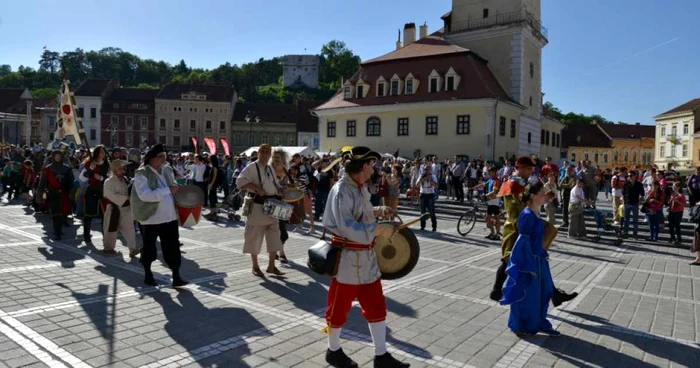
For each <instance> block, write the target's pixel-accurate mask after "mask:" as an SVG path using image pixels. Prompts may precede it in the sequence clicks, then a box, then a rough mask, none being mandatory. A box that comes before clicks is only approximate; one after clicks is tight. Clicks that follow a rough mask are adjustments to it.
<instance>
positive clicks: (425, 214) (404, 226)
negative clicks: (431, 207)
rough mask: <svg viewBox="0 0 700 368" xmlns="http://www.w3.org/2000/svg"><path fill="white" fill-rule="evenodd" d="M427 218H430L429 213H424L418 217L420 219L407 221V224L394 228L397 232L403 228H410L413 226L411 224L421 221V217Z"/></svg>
mask: <svg viewBox="0 0 700 368" xmlns="http://www.w3.org/2000/svg"><path fill="white" fill-rule="evenodd" d="M428 216H430V214H429V213H424V214H422V215H420V217H418V218H417V219H414V220H411V221H409V222H404V223H403V224H401V225H399V226H397V227H396V228H397V229H398V230H401V229H405V228H407V227H409V226H411V225H413V224H416V223H418V222H419V221H420V220H421V219H423V217H428Z"/></svg>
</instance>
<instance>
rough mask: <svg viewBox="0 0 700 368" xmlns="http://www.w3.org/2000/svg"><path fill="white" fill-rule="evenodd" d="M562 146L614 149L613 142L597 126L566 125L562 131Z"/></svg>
mask: <svg viewBox="0 0 700 368" xmlns="http://www.w3.org/2000/svg"><path fill="white" fill-rule="evenodd" d="M561 146H562V148H568V147H612V140H611V139H610V138H608V136H606V135H605V133H603V132H602V131H601V130H600V128H598V126H597V125H595V124H566V126H564V129H563V130H562V131H561Z"/></svg>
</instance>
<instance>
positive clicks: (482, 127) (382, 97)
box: [314, 25, 539, 159]
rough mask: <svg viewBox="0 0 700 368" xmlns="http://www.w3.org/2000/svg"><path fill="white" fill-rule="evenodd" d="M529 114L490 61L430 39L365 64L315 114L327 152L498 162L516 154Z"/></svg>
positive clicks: (423, 39) (419, 41)
mask: <svg viewBox="0 0 700 368" xmlns="http://www.w3.org/2000/svg"><path fill="white" fill-rule="evenodd" d="M408 26H411V25H408ZM523 110H524V107H523V106H521V105H519V104H517V103H515V102H514V101H512V99H511V98H510V97H509V96H508V94H507V93H506V92H505V91H504V90H503V88H501V86H500V85H499V83H498V81H497V80H496V79H495V78H494V76H493V74H492V73H491V71H490V70H489V68H488V67H487V63H486V61H485V60H483V59H482V58H480V57H479V56H478V55H476V54H474V53H473V52H471V51H469V50H467V49H464V48H462V47H459V46H455V45H452V44H450V43H448V42H446V41H445V40H443V39H441V38H439V37H435V36H426V37H424V38H421V39H420V40H418V41H415V42H411V43H410V44H408V45H406V46H404V47H402V48H400V49H398V50H396V51H393V52H391V53H388V54H386V55H383V56H380V57H378V58H375V59H372V60H368V61H366V62H364V63H362V65H361V67H360V70H358V71H357V73H355V75H354V76H353V77H352V78H350V79H349V80H347V81H346V82H345V84H344V86H343V89H342V90H341V91H339V92H338V93H337V94H336V95H335V96H333V97H332V98H331V99H330V100H329V101H327V102H326V103H324V104H322V105H320V106H319V107H317V108H316V109H315V110H314V112H315V114H316V115H318V117H319V124H320V125H319V127H320V128H319V135H320V142H321V148H320V150H321V151H328V150H332V151H337V150H339V149H340V148H341V147H343V146H345V145H366V146H369V147H372V148H374V149H376V150H379V151H381V152H389V153H391V152H395V151H396V150H397V149H398V150H399V152H400V154H401V155H403V156H408V157H413V156H414V155H416V156H425V155H427V154H433V155H437V156H438V157H440V158H446V157H452V156H454V155H456V154H465V155H468V156H469V157H477V156H478V155H483V156H484V158H486V159H498V158H499V157H509V156H512V155H514V154H516V153H517V146H518V133H519V132H518V129H519V124H518V123H519V120H520V115H521V114H522V112H523ZM534 138H539V137H531V140H532V139H534ZM534 143H535V142H532V144H534ZM537 147H538V149H539V146H537Z"/></svg>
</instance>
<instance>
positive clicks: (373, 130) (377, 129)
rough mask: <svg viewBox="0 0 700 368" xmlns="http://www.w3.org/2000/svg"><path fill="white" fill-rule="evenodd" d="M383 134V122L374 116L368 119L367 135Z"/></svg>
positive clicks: (376, 135)
mask: <svg viewBox="0 0 700 368" xmlns="http://www.w3.org/2000/svg"><path fill="white" fill-rule="evenodd" d="M381 134H382V124H381V122H380V121H379V119H378V118H376V117H372V118H369V119H367V136H368V137H379V136H380V135H381Z"/></svg>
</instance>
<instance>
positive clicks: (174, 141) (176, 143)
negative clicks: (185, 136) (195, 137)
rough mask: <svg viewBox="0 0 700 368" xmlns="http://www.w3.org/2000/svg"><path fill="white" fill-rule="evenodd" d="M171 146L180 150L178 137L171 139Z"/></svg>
mask: <svg viewBox="0 0 700 368" xmlns="http://www.w3.org/2000/svg"><path fill="white" fill-rule="evenodd" d="M173 146H175V148H176V149H180V146H181V144H180V137H173Z"/></svg>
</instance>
